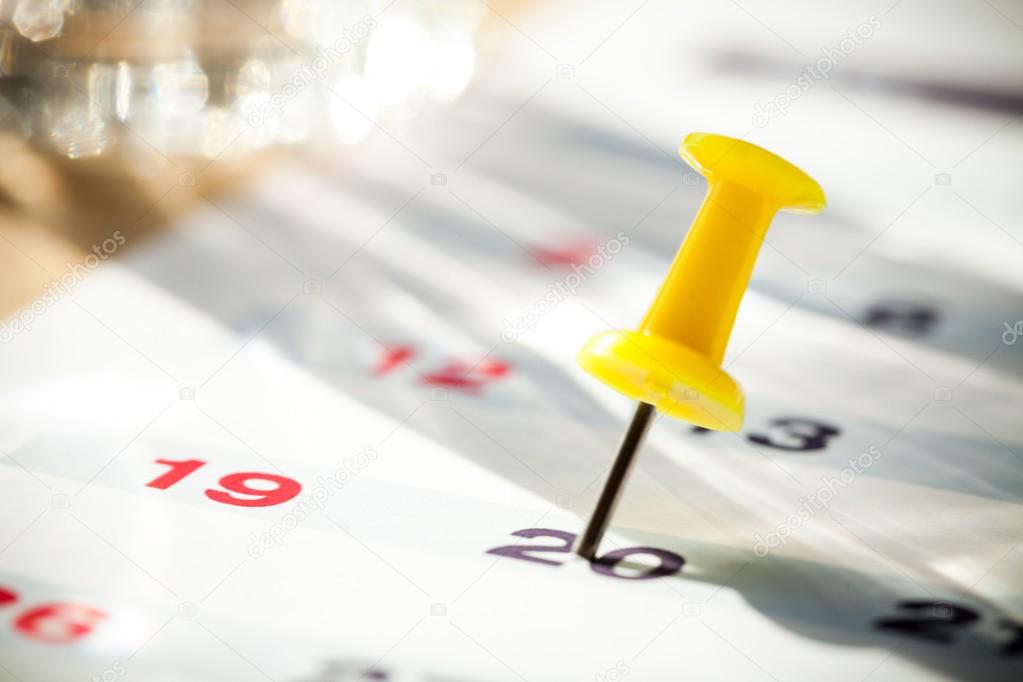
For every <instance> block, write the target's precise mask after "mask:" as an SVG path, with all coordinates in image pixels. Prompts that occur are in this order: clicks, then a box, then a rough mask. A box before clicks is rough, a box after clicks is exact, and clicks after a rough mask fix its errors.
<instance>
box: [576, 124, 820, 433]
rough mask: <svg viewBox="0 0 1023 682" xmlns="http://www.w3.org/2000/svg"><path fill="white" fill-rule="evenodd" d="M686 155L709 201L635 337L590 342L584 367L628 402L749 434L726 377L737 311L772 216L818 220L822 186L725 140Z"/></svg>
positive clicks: (699, 142)
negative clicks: (727, 351) (701, 177)
mask: <svg viewBox="0 0 1023 682" xmlns="http://www.w3.org/2000/svg"><path fill="white" fill-rule="evenodd" d="M679 153H680V154H681V156H682V158H683V159H685V160H686V162H687V163H689V164H690V165H691V166H692V167H693V168H695V169H696V170H697V171H699V172H700V173H702V174H703V175H704V176H705V177H706V178H707V182H708V191H707V196H706V198H705V199H704V202H703V206H702V207H701V208H700V211H699V213H698V214H697V216H696V219H695V220H694V221H693V225H692V228H691V229H690V230H689V234H688V235H687V237H686V240H685V242H684V243H683V244H682V248H681V249H680V250H679V252H678V255H677V256H676V257H675V261H674V263H672V266H671V270H670V271H669V272H668V276H667V278H666V279H665V280H664V283H663V284H662V285H661V289H660V291H659V292H658V293H657V297H656V298H655V299H654V302H653V304H652V305H651V306H650V309H649V311H648V312H647V314H646V317H645V318H644V319H643V321H642V323H641V324H640V326H639V328H638V329H637V330H636V331H632V332H627V331H613V332H606V333H603V334H599V335H597V336H595V337H594V338H592V339H591V340H590V341H589V342H588V343H587V344H586V345H585V346H584V347H583V349H582V350H581V351H580V353H579V363H580V364H581V365H582V367H583V368H584V369H585V370H586V371H588V372H589V373H590V374H592V375H594V376H595V377H597V378H598V379H600V380H601V381H603V382H604V383H606V384H608V385H609V386H611V387H612V388H614V389H615V390H617V391H619V392H620V393H624V394H625V395H627V396H629V397H631V398H634V399H636V400H638V401H640V402H644V403H648V404H651V405H654V406H655V407H657V409H658V410H659V411H661V412H663V413H665V414H668V415H670V416H673V417H677V418H679V419H684V420H686V421H689V422H691V423H693V424H696V425H698V426H702V427H704V428H708V429H715V430H723V431H737V430H739V428H740V427H741V426H742V420H743V413H744V398H743V394H742V389H741V388H740V387H739V385H738V384H737V383H736V382H735V380H734V379H732V378H731V377H730V376H729V375H728V374H727V373H726V372H725V371H724V370H723V369H722V368H721V360H722V358H723V357H724V353H725V348H726V346H727V345H728V337H729V336H730V335H731V332H732V325H733V323H734V322H735V315H736V312H737V311H738V308H739V302H740V301H741V300H742V296H743V294H744V293H745V291H746V287H747V285H748V284H749V278H750V274H751V273H752V271H753V264H754V262H755V261H756V257H757V253H758V252H759V250H760V245H761V243H762V242H763V239H764V235H765V234H766V233H767V228H768V227H769V226H770V224H771V219H772V218H773V217H774V214H775V213H776V212H777V211H779V210H782V211H788V212H794V213H819V212H820V211H821V209H823V208H824V205H825V198H824V193H823V191H822V190H821V188H820V186H819V185H818V184H817V183H816V182H815V181H814V180H813V179H812V178H810V177H809V176H808V175H806V174H805V173H804V172H803V171H801V170H799V169H798V168H796V167H795V166H793V165H792V164H790V163H789V162H788V161H785V160H784V159H782V158H780V157H778V156H775V155H774V154H772V153H770V152H768V151H766V150H764V149H761V148H760V147H757V146H756V145H753V144H750V143H748V142H744V141H742V140H737V139H734V138H730V137H725V136H723V135H713V134H709V133H693V134H691V135H689V136H687V137H686V139H685V141H684V142H683V143H682V146H681V148H680V149H679Z"/></svg>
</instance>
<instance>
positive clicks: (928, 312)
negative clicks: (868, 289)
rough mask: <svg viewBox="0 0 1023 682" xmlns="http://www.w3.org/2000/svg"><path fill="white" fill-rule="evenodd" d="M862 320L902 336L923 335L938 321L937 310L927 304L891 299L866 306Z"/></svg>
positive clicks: (870, 325) (930, 330)
mask: <svg viewBox="0 0 1023 682" xmlns="http://www.w3.org/2000/svg"><path fill="white" fill-rule="evenodd" d="M864 322H865V323H866V324H867V326H868V327H876V328H878V329H884V330H885V331H888V332H892V333H895V334H902V335H903V336H924V335H926V334H929V333H930V332H932V331H933V330H934V328H935V327H936V326H937V324H938V322H939V317H938V311H937V310H935V309H934V308H932V307H931V306H929V305H924V304H922V303H915V302H913V301H902V300H891V301H885V302H883V303H876V304H874V305H872V306H870V307H869V308H867V312H866V315H865V316H864Z"/></svg>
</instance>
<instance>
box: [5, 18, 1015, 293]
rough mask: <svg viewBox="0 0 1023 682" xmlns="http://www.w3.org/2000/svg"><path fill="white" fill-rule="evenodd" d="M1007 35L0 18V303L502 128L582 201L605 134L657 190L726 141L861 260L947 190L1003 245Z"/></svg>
mask: <svg viewBox="0 0 1023 682" xmlns="http://www.w3.org/2000/svg"><path fill="white" fill-rule="evenodd" d="M1021 26H1023V10H1021V8H1020V5H1019V4H1018V3H1013V2H1005V1H1000V0H990V1H988V0H977V1H973V2H971V1H968V0H961V1H948V2H942V3H939V4H934V3H928V2H919V1H917V0H886V1H885V2H868V3H862V4H857V5H856V6H855V7H853V6H849V5H847V4H846V3H837V2H834V3H819V2H813V3H810V2H785V3H767V2H756V1H753V0H744V1H743V2H738V1H729V2H723V3H692V2H680V3H669V2H657V1H653V2H643V1H637V2H633V3H624V4H623V3H612V2H606V3H604V2H573V1H565V2H556V3H529V2H484V1H482V0H452V1H448V2H427V1H423V0H391V1H386V0H380V1H376V0H366V1H358V2H349V1H345V2H332V1H330V0H259V1H254V0H210V1H204V0H135V1H131V0H3V1H2V2H0V207H2V208H0V236H2V240H0V273H2V278H3V279H2V281H0V309H2V310H3V312H5V313H10V312H11V311H13V310H16V309H17V307H18V306H19V305H21V304H23V303H25V302H27V301H29V300H31V299H32V298H33V297H34V296H36V295H38V293H39V291H40V287H41V286H42V285H43V284H44V283H45V282H46V281H48V280H49V279H51V278H52V275H53V272H54V271H59V270H60V269H62V268H63V264H64V263H65V262H66V261H68V260H69V259H70V258H72V256H74V255H75V254H78V255H80V254H81V253H82V252H83V250H84V251H87V250H88V248H89V247H90V245H92V244H94V243H96V242H97V240H98V239H99V240H102V239H103V238H104V237H106V236H107V235H109V233H110V232H111V231H112V230H114V229H119V230H121V231H122V232H125V231H127V232H131V233H132V235H133V237H132V238H131V239H130V240H129V241H130V243H131V244H132V245H137V244H138V243H140V241H139V240H138V239H135V238H134V235H136V234H138V235H141V234H145V233H146V232H147V231H149V230H152V229H154V228H157V227H159V226H166V225H167V224H169V223H170V222H171V219H172V218H173V217H174V216H175V215H178V214H179V211H180V210H182V209H183V208H185V207H188V206H190V205H192V203H193V202H194V201H195V200H196V196H195V195H196V193H197V192H200V191H202V192H210V193H212V194H216V193H217V192H221V191H223V188H224V187H225V186H228V187H229V186H232V184H233V183H236V182H238V180H239V178H240V177H247V176H250V175H251V174H253V173H258V172H259V170H258V169H260V168H263V167H264V164H265V163H268V162H270V163H272V162H273V161H272V160H273V159H275V158H279V157H280V156H282V155H284V156H287V155H291V156H295V155H310V154H313V155H316V156H319V157H321V158H330V159H333V160H336V161H340V162H343V161H344V160H345V159H355V158H357V157H358V158H360V159H361V160H360V162H359V163H362V164H363V166H362V167H360V168H356V169H355V170H353V171H352V172H353V173H354V174H355V175H359V174H360V173H361V172H362V171H363V170H364V169H365V166H366V165H367V164H369V165H372V166H373V167H375V168H378V169H379V168H380V167H381V164H388V166H387V170H388V171H389V172H390V171H393V172H394V173H395V174H396V175H399V176H400V175H401V174H402V173H403V172H405V170H406V169H407V168H409V167H412V168H414V170H413V171H411V172H414V173H418V172H421V171H422V170H424V168H423V166H426V168H425V170H427V171H429V172H437V173H449V172H452V171H453V170H454V169H455V168H461V165H460V164H468V166H469V168H472V166H473V165H478V164H485V163H487V162H488V161H489V158H488V157H489V156H490V155H493V154H494V153H497V152H498V151H499V150H500V149H501V144H502V141H509V144H513V143H511V142H510V141H511V140H514V139H515V136H516V135H529V136H530V138H531V139H533V140H536V141H539V142H540V143H541V144H542V143H543V140H544V139H548V138H549V139H560V140H562V141H565V140H567V139H569V138H573V139H574V140H575V141H576V142H577V143H578V144H577V145H576V146H575V147H571V148H569V147H560V148H558V153H557V156H559V157H560V158H565V159H568V160H569V161H568V163H566V164H565V165H564V167H565V168H568V169H573V168H574V169H575V170H574V172H576V174H577V176H576V179H575V183H574V184H576V185H578V188H579V191H580V192H582V193H583V194H585V193H586V191H587V187H586V183H588V182H589V180H588V179H587V178H586V177H584V173H583V172H582V168H581V166H580V161H583V162H585V154H586V150H587V149H588V148H589V149H592V148H595V147H600V146H601V145H604V146H605V147H606V146H607V145H608V144H614V143H615V141H614V140H612V137H614V136H617V144H619V145H620V149H619V150H618V151H619V152H622V153H623V154H625V156H628V155H629V154H631V155H632V156H633V157H635V156H636V153H637V151H638V153H640V154H649V155H650V159H652V160H653V161H652V162H651V163H652V164H653V165H656V164H658V163H665V164H671V165H672V166H673V168H674V171H676V172H677V173H680V174H681V173H684V172H685V169H684V167H683V166H682V165H681V163H680V162H678V161H677V159H676V158H675V152H674V149H675V147H676V146H677V143H678V141H679V140H680V139H681V137H682V136H683V135H684V133H685V132H687V131H690V130H697V129H703V130H712V131H716V132H722V133H726V134H731V135H735V136H745V137H746V138H747V139H750V140H751V141H754V142H757V143H760V144H763V145H765V146H767V147H769V148H777V149H779V150H784V153H786V154H787V155H789V156H790V157H791V158H794V159H797V160H802V159H806V160H812V166H813V171H814V173H815V175H816V176H817V177H819V178H820V180H821V182H822V184H823V185H824V186H825V187H826V189H827V190H828V192H829V195H830V196H831V198H832V204H835V203H836V202H835V200H836V199H837V200H838V202H839V204H840V206H841V208H840V209H839V211H838V213H839V215H838V219H840V220H845V221H846V222H847V223H850V224H851V225H852V227H854V228H857V227H859V228H862V235H861V237H862V238H861V239H860V241H861V242H862V244H867V243H869V241H870V240H871V238H872V237H873V236H874V235H875V234H876V227H877V226H878V225H883V224H884V223H885V222H887V221H889V220H891V217H892V215H893V214H894V213H897V212H898V210H900V209H901V208H902V207H904V206H905V205H906V204H907V203H908V201H909V200H910V199H912V198H913V197H914V196H916V194H917V193H918V192H919V191H920V188H921V187H924V186H926V185H927V184H934V185H938V186H942V183H946V182H947V183H949V184H952V185H953V186H954V187H955V188H956V189H959V190H962V191H961V194H962V196H964V197H970V198H969V200H968V202H966V203H964V202H963V201H959V200H958V199H955V198H954V197H952V198H951V201H950V202H949V203H950V204H951V205H950V206H949V207H947V208H941V209H939V210H940V211H942V212H945V211H954V212H956V213H957V214H961V215H962V216H963V217H964V219H967V220H975V219H977V218H978V215H977V214H978V212H979V213H981V214H982V216H983V217H982V218H980V219H981V222H986V223H989V226H990V224H993V225H996V226H997V228H998V229H999V230H1001V231H1002V232H1004V233H1006V234H1005V235H1002V236H1001V237H1005V236H1007V237H1009V238H1010V239H1011V240H1015V241H1017V242H1018V241H1019V240H1020V239H1021V238H1023V230H1020V229H1019V227H1018V217H1019V214H1020V212H1019V208H1020V205H1019V198H1018V197H1019V194H1018V192H1016V191H1014V190H1015V188H1018V187H1019V185H1020V181H1021V179H1023V178H1021V177H1020V176H1021V170H1020V164H1019V155H1018V153H1019V150H1020V148H1021V146H1020V137H1021V129H1023V126H1021V125H1020V124H1019V121H1018V116H1019V113H1020V111H1021V109H1023V87H1021V83H1023V80H1021V79H1020V75H1021V73H1023V41H1021V37H1023V35H1021V34H1023V28H1021ZM815 67H816V68H815ZM587 131H589V133H590V134H591V138H590V139H589V140H588V142H587V141H585V140H583V139H582V137H583V136H584V135H585V134H587ZM612 134H613V135H612ZM599 135H603V137H602V138H601V139H598V136H599ZM573 136H574V137H573ZM502 138H503V139H502ZM587 144H589V147H587ZM626 147H628V149H626ZM366 148H368V149H370V150H372V151H365V149H366ZM484 148H485V149H484ZM360 150H361V151H360ZM478 150H482V153H477V151H478ZM572 150H576V151H577V152H578V153H579V156H573V155H572V154H573V151H572ZM360 154H361V156H360ZM470 155H471V156H470ZM371 157H372V158H371ZM632 160H635V158H633V159H632ZM508 164H509V166H511V167H514V168H515V171H514V172H512V171H511V170H509V173H510V174H505V175H504V177H503V180H502V181H504V182H509V183H512V184H517V185H521V186H522V187H523V189H525V190H526V191H527V192H532V191H534V189H533V188H532V187H531V186H530V184H529V182H528V181H527V180H525V179H523V178H518V179H513V178H512V177H511V176H512V175H515V174H516V173H518V172H519V171H520V170H522V171H525V172H527V173H531V174H532V175H531V177H532V178H534V179H535V180H537V181H539V182H541V184H542V183H544V182H550V181H555V178H554V177H548V178H544V177H543V174H544V173H545V172H551V173H553V172H555V168H553V167H550V166H547V167H543V166H541V165H540V164H538V165H537V166H536V167H535V168H532V169H528V168H527V166H528V165H529V162H528V160H525V161H524V160H521V159H509V160H508ZM602 170H603V171H605V173H606V174H607V175H608V176H609V177H611V178H614V177H616V176H615V173H614V170H613V169H610V168H605V169H602ZM568 172H569V173H572V172H573V171H572V170H569V171H568ZM946 178H947V180H946ZM565 179H566V178H564V177H562V176H558V177H557V178H556V181H557V182H561V181H563V180H565ZM567 179H568V180H569V182H571V181H572V178H567ZM946 186H947V185H946ZM590 189H591V190H592V189H595V188H593V187H591V188H590ZM633 189H635V188H633ZM639 191H642V189H640V190H639ZM624 193H626V194H628V193H629V192H624ZM934 199H935V197H933V196H932V197H929V200H934ZM566 200H567V199H566ZM613 200H614V199H613V198H612V199H609V201H613ZM593 201H594V202H595V203H599V199H594V200H593ZM854 214H855V215H854ZM904 235H905V240H894V241H893V243H892V244H889V247H890V248H891V249H892V250H893V252H895V253H900V254H903V255H904V256H905V257H910V258H923V259H927V260H928V262H932V263H935V264H941V263H944V262H949V261H951V262H952V263H954V264H955V265H956V266H963V265H965V266H967V267H976V266H983V267H984V268H987V269H989V268H994V269H999V268H1001V270H1002V271H1003V274H1005V275H1006V276H1009V277H1013V276H1015V275H1014V274H1013V273H1016V274H1018V268H1015V267H1013V265H1012V264H1009V263H1006V262H1005V259H1004V257H1003V256H1004V251H1003V250H1002V248H1001V246H1002V245H1001V244H1000V242H999V239H1001V237H999V238H998V239H995V240H993V242H992V243H993V245H994V246H993V247H992V248H990V249H988V248H984V247H983V246H981V245H979V244H975V246H976V249H965V250H964V249H963V248H961V247H962V246H963V242H964V240H965V241H968V242H973V241H975V240H973V239H972V238H971V237H970V236H969V234H968V233H963V232H961V231H958V230H952V231H948V230H944V229H926V230H923V233H922V234H921V233H917V232H916V231H910V233H908V234H906V233H904ZM921 238H923V239H921ZM1010 243H1011V241H1010ZM1000 264H1004V265H1000ZM1016 282H1017V284H1018V283H1019V282H1018V278H1017V280H1016Z"/></svg>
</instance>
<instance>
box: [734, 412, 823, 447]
mask: <svg viewBox="0 0 1023 682" xmlns="http://www.w3.org/2000/svg"><path fill="white" fill-rule="evenodd" d="M770 424H771V428H770V429H769V430H768V432H767V433H751V434H749V435H748V436H747V438H749V440H750V442H753V443H757V444H759V445H766V446H768V447H772V448H777V449H778V450H789V451H792V452H805V451H808V450H823V449H824V448H826V447H827V446H828V440H830V439H831V438H833V437H834V436H837V435H839V434H840V433H841V431H840V430H839V429H838V428H837V427H834V426H831V425H830V424H825V423H823V422H818V421H814V420H813V419H804V418H802V417H781V418H779V419H774V420H772V421H771V422H770Z"/></svg>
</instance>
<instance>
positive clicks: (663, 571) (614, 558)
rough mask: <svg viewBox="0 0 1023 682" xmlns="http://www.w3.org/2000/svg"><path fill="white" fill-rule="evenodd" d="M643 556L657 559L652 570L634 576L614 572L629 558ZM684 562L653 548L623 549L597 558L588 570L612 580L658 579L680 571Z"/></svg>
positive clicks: (679, 558)
mask: <svg viewBox="0 0 1023 682" xmlns="http://www.w3.org/2000/svg"><path fill="white" fill-rule="evenodd" d="M643 554H646V555H648V556H655V557H657V560H658V563H657V565H656V566H654V567H653V568H647V569H646V570H645V571H643V572H642V573H637V574H635V575H622V574H621V573H617V572H615V568H617V566H618V565H619V564H621V563H622V562H627V560H628V559H629V557H631V556H634V555H643ZM685 562H686V560H685V559H683V558H682V557H680V556H679V555H678V554H675V553H674V552H669V551H668V550H666V549H655V548H653V547H625V548H623V549H616V550H613V551H611V552H608V553H607V554H605V555H604V556H602V557H599V558H598V559H597V560H596V561H594V562H593V563H591V564H590V568H592V569H593V570H594V571H595V572H597V573H600V574H601V575H609V576H611V577H613V578H623V579H625V580H645V579H647V578H660V577H661V576H665V575H674V574H676V573H678V572H679V571H680V570H681V569H682V564H684V563H685Z"/></svg>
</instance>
